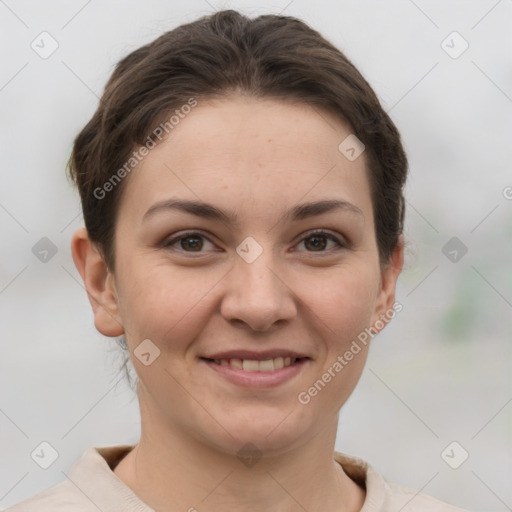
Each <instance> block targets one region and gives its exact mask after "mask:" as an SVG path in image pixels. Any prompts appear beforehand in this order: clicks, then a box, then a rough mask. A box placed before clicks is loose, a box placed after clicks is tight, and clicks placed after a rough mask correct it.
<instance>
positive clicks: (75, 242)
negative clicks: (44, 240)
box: [71, 228, 124, 337]
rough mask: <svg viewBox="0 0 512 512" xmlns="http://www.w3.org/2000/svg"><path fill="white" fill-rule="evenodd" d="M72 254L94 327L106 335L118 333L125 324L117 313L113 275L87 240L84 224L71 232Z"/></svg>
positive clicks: (119, 334) (121, 332)
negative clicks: (86, 297)
mask: <svg viewBox="0 0 512 512" xmlns="http://www.w3.org/2000/svg"><path fill="white" fill-rule="evenodd" d="M71 254H72V255H73V260H74V262H75V266H76V268H77V270H78V272H79V273H80V275H81V276H82V280H83V282H84V285H85V289H86V290H87V296H88V297H89V302H90V303H91V306H92V310H93V313H94V325H95V327H96V329H97V330H98V331H99V332H101V334H104V335H105V336H110V337H115V336H121V334H124V328H123V325H122V322H121V316H120V314H119V304H118V299H117V292H116V287H115V280H114V275H113V274H112V273H111V272H110V271H109V270H108V268H107V265H106V263H105V261H104V260H103V257H102V256H101V255H100V253H99V252H98V250H97V249H96V247H95V246H94V245H93V243H92V242H91V241H90V239H89V235H88V233H87V230H86V229H85V228H80V229H79V230H77V231H76V232H75V234H74V235H73V239H72V240H71Z"/></svg>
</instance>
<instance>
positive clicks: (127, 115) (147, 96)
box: [68, 10, 407, 271]
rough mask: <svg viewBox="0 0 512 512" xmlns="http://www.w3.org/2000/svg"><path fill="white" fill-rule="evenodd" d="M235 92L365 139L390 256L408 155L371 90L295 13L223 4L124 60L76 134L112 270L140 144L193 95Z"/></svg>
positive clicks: (384, 247)
mask: <svg viewBox="0 0 512 512" xmlns="http://www.w3.org/2000/svg"><path fill="white" fill-rule="evenodd" d="M234 91H240V92H242V93H244V94H249V95H252V96H254V97H262V98H263V97H271V98H277V99H279V98H281V99H282V100H293V101H299V102H303V103H307V104H309V105H313V106H318V107H321V108H323V109H326V110H328V111H329V112H332V113H334V114H335V115H337V116H338V117H339V118H340V119H341V120H343V121H345V122H348V124H349V125H350V127H351V129H352V130H353V133H354V134H355V135H356V136H357V137H358V138H359V139H360V141H362V142H363V144H364V145H365V155H366V158H367V170H368V177H369V181H370V186H371V192H372V203H373V209H374V219H375V234H376V239H377V244H378V248H379V256H380V260H381V263H385V262H387V261H388V259H389V256H390V255H391V253H392V251H393V249H394V248H395V247H396V245H397V242H398V239H399V236H400V234H401V233H402V230H403V220H404V209H405V208H404V197H403V186H404V184H405V179H406V175H407V158H406V155H405V152H404V149H403V147H402V143H401V140H400V135H399V133H398V130H397V128H396V127H395V125H394V124H393V122H392V121H391V119H390V118H389V116H388V115H387V114H386V112H385V111H384V110H383V109H382V107H381V105H380V103H379V100H378V98H377V96H376V95H375V93H374V92H373V90H372V88H371V87H370V85H369V84H368V83H367V81H366V80H365V79H364V78H363V76H362V75H361V74H360V73H359V71H358V70H357V69H356V68H355V67H354V65H353V64H352V63H351V62H350V61H349V60H348V59H347V58H346V57H345V55H344V54H343V53H342V52H341V51H340V50H339V49H337V48H336V47H334V46H333V45H332V44H331V43H330V42H328V41H327V40H326V39H324V38H323V37H322V36H321V35H320V34H319V33H318V32H317V31H315V30H313V29H312V28H310V27H309V26H308V25H306V24H305V23H304V22H302V21H300V20H299V19H296V18H294V17H290V16H279V15H263V16H259V17H257V18H255V19H250V18H248V17H247V16H244V15H242V14H240V13H238V12H236V11H233V10H224V11H220V12H216V13H215V14H213V15H209V16H204V17H202V18H200V19H198V20H196V21H194V22H192V23H187V24H184V25H181V26H179V27H177V28H175V29H174V30H171V31H169V32H166V33H165V34H163V35H162V36H160V37H158V38H157V39H156V40H155V41H153V42H152V43H150V44H147V45H145V46H142V47H141V48H139V49H137V50H136V51H134V52H132V53H130V54H129V55H128V56H126V57H125V58H123V59H122V60H121V61H120V62H119V63H118V64H117V66H116V68H115V70H114V72H113V74H112V76H111V77H110V79H109V80H108V82H107V84H106V86H105V89H104V92H103V95H102V97H101V99H100V102H99V106H98V108H97V110H96V112H95V113H94V115H93V117H92V119H91V120H90V121H89V122H88V123H87V125H86V126H85V127H84V128H83V129H82V131H81V132H80V133H79V135H78V136H77V137H76V139H75V141H74V147H73V151H72V154H71V157H70V160H69V162H68V171H69V175H70V176H71V179H72V180H73V181H74V182H75V183H76V184H77V186H78V190H79V193H80V198H81V201H82V209H83V215H84V221H85V226H86V228H87V231H88V233H89V236H90V238H91V240H92V242H93V243H94V244H95V245H96V246H97V247H98V249H99V250H100V252H101V254H102V255H103V257H104V259H105V262H106V264H107V265H108V267H109V269H111V270H112V271H113V270H114V260H115V251H114V230H115V225H116V216H117V212H118V205H119V200H120V197H121V194H122V190H123V187H124V186H126V181H127V179H123V178H125V176H126V175H127V174H128V172H129V171H130V168H129V167H127V162H130V161H131V159H133V158H134V153H133V151H134V149H136V148H142V147H143V146H146V148H147V147H149V143H150V142H151V141H152V138H151V135H152V133H153V134H154V133H155V127H157V126H158V125H162V123H163V122H164V121H165V120H167V119H169V117H170V116H171V114H172V112H176V113H178V111H177V110H175V109H177V108H180V107H182V106H183V105H187V104H191V99H193V101H197V100H199V101H200V100H201V99H206V98H212V97H222V96H227V95H228V94H229V93H230V92H234ZM167 126H168V125H167ZM340 142H341V141H340ZM141 153H142V151H141ZM123 170H124V171H123ZM114 178H115V181H113V179H114ZM109 184H110V185H109ZM107 192H108V194H107Z"/></svg>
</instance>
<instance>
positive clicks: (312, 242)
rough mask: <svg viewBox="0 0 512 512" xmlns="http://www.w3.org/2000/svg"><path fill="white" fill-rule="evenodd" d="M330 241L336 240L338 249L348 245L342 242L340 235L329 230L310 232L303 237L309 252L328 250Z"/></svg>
mask: <svg viewBox="0 0 512 512" xmlns="http://www.w3.org/2000/svg"><path fill="white" fill-rule="evenodd" d="M329 241H332V242H334V243H335V244H336V246H337V248H338V249H339V248H344V247H346V244H344V243H342V242H341V241H340V240H339V239H338V237H336V236H334V235H333V234H332V233H329V232H327V231H316V232H314V233H309V234H308V235H307V236H306V237H304V238H303V239H302V242H304V247H306V249H307V251H308V252H326V251H325V249H326V248H327V249H328V247H327V246H328V243H329ZM302 242H301V243H302Z"/></svg>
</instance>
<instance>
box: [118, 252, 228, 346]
mask: <svg viewBox="0 0 512 512" xmlns="http://www.w3.org/2000/svg"><path fill="white" fill-rule="evenodd" d="M134 260H135V259H134ZM221 277H222V274H219V273H218V272H215V273H212V272H211V271H208V270H204V271H198V269H197V268H192V267H190V268H184V267H176V266H175V267H172V266H171V265H169V264H161V265H159V264H157V265H148V264H143V261H142V258H141V261H140V262H139V264H137V263H136V260H135V261H134V262H132V264H131V265H130V266H129V267H128V266H126V267H125V272H124V279H125V281H124V282H125V283H129V285H128V286H127V287H126V288H124V289H123V295H122V296H123V301H122V304H123V307H122V311H121V314H122V316H123V321H124V325H125V328H126V330H127V331H128V333H129V335H131V336H132V338H140V339H141V340H142V339H145V338H149V339H151V340H152V341H154V343H155V344H157V346H158V347H159V348H160V350H161V351H169V350H179V349H181V348H183V346H184V345H186V344H187V343H188V341H189V340H190V339H193V338H194V336H195V331H196V330H199V329H200V326H201V323H202V322H201V319H202V318H203V317H205V315H207V314H208V311H207V307H208V304H209V292H212V291H213V290H214V288H215V285H216V284H217V283H218V282H219V279H220V278H221ZM210 314H211V312H210ZM180 340H182V341H181V342H180ZM133 341H134V343H136V339H134V340H133Z"/></svg>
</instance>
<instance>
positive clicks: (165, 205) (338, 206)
mask: <svg viewBox="0 0 512 512" xmlns="http://www.w3.org/2000/svg"><path fill="white" fill-rule="evenodd" d="M169 210H177V211H181V212H185V213H189V214H191V215H195V216H197V217H203V218H207V219H213V220H219V221H221V222H226V223H233V224H237V223H238V222H239V219H238V215H237V214H236V212H233V211H231V212H230V211H224V210H221V209H220V208H217V207H216V206H213V205H211V204H208V203H203V202H201V201H191V200H188V199H168V200H165V201H161V202H158V203H155V204H154V205H153V206H151V207H150V208H149V209H148V210H147V211H146V213H145V214H144V216H143V217H142V221H143V222H145V221H146V220H148V219H149V218H150V217H152V216H153V215H155V214H157V213H161V212H166V211H169ZM334 210H345V211H348V212H352V213H356V214H358V215H361V216H362V217H363V219H364V214H363V212H362V211H361V209H360V208H358V207H357V206H356V205H354V204H352V203H349V202H348V201H344V200H339V199H327V200H323V201H316V202H310V203H304V204H299V205H297V206H294V207H293V208H291V209H290V210H288V211H286V212H285V213H284V215H283V216H282V217H281V220H282V221H284V220H291V221H298V220H304V219H307V218H310V217H315V216H317V215H322V214H323V213H328V212H331V211H334Z"/></svg>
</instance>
